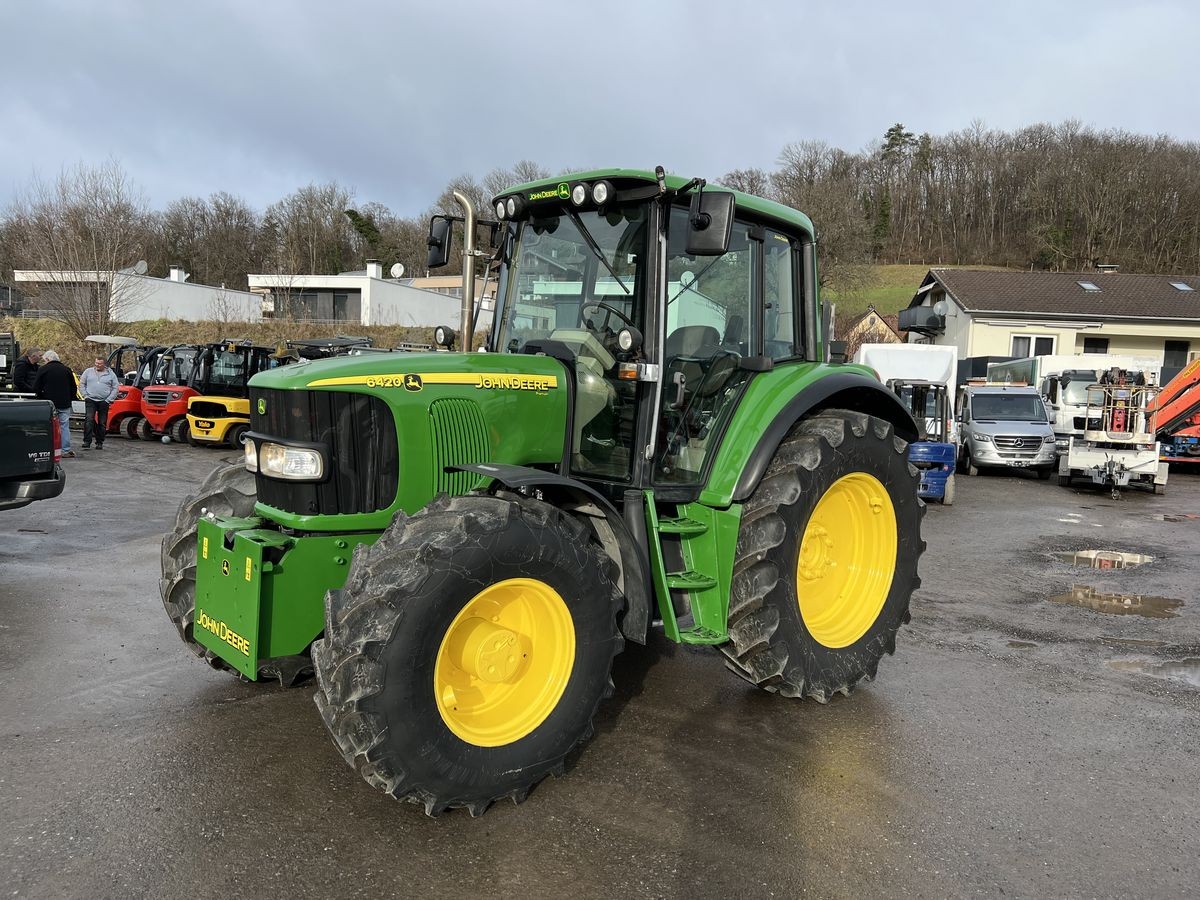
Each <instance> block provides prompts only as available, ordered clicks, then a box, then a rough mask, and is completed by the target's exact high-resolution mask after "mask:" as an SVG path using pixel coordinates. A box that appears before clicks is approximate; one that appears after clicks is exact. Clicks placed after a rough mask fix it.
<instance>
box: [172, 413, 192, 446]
mask: <svg viewBox="0 0 1200 900" xmlns="http://www.w3.org/2000/svg"><path fill="white" fill-rule="evenodd" d="M167 430H168V432H169V434H170V436H171V440H173V441H174V442H175V443H176V444H186V443H188V442H189V440H188V439H189V438H190V437H191V436H192V429H191V426H189V425H188V420H187V418H186V417H185V418H182V419H177V420H176V421H174V422H172V423H171V427H170V428H169V429H167Z"/></svg>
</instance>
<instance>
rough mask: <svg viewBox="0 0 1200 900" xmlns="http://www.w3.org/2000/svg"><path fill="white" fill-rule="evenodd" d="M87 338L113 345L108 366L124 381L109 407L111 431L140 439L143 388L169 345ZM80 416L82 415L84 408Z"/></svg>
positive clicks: (107, 337) (102, 336) (101, 336)
mask: <svg viewBox="0 0 1200 900" xmlns="http://www.w3.org/2000/svg"><path fill="white" fill-rule="evenodd" d="M86 340H87V341H88V343H92V344H99V345H101V346H102V347H111V348H112V349H111V350H110V351H109V353H108V356H107V360H108V367H109V368H110V369H112V370H113V372H114V373H115V374H116V376H117V378H119V379H120V380H121V387H120V388H119V389H118V391H117V399H116V400H114V401H113V402H112V403H111V404H110V405H109V407H108V433H109V434H118V433H120V434H124V435H125V437H127V438H130V439H135V438H137V436H138V427H139V425H140V423H141V421H142V389H143V388H145V387H146V386H147V385H148V384H150V380H151V377H152V376H153V375H154V369H155V367H156V366H157V365H158V358H159V357H160V356H162V354H163V352H164V351H165V350H166V349H167V348H166V347H162V346H158V345H147V344H139V343H138V342H137V340H136V339H135V338H131V337H120V336H118V335H111V334H89V335H88V336H87V338H86ZM80 405H81V406H82V404H80ZM79 415H80V417H82V415H83V411H82V409H81V410H80V412H79Z"/></svg>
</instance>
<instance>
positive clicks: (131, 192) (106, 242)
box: [8, 161, 153, 339]
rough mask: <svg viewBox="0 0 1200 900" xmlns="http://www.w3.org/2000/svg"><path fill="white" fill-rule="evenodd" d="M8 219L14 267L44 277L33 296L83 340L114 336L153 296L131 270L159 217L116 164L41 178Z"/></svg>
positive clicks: (21, 196) (83, 166)
mask: <svg viewBox="0 0 1200 900" xmlns="http://www.w3.org/2000/svg"><path fill="white" fill-rule="evenodd" d="M8 218H9V221H10V223H11V226H13V227H14V230H15V235H16V236H15V240H14V242H15V247H14V248H13V251H12V252H13V254H14V256H15V258H16V262H15V264H14V268H15V267H17V266H20V267H21V268H27V269H34V270H38V271H40V272H41V273H43V274H42V275H41V280H40V282H37V283H36V284H37V287H36V289H35V290H34V289H31V291H30V293H31V294H34V293H35V291H36V302H37V304H38V305H39V306H41V307H42V308H44V309H48V310H51V311H53V313H54V314H55V315H56V317H58V318H59V319H61V320H62V321H63V322H65V323H66V324H67V326H68V327H69V328H70V329H71V332H72V333H73V334H75V335H76V336H77V337H79V338H80V339H82V338H84V337H86V336H87V335H88V334H89V333H92V332H94V331H101V332H103V331H107V330H108V327H109V323H110V322H112V321H121V320H122V317H123V314H124V313H126V312H128V311H129V310H130V309H132V308H133V307H134V306H136V305H137V304H138V303H139V302H140V301H141V299H142V298H143V297H144V296H145V293H146V290H147V289H148V287H149V283H148V281H147V280H146V279H144V278H142V277H140V276H141V274H142V273H141V272H135V271H134V270H133V269H132V268H130V267H131V266H132V265H133V264H134V263H135V261H136V260H138V259H142V258H144V254H145V251H146V247H147V244H148V243H149V240H150V238H151V235H152V231H153V222H152V216H151V215H150V213H149V211H148V209H147V206H146V202H145V200H144V198H143V197H142V195H141V192H140V191H139V190H138V188H137V187H136V186H135V185H134V184H133V182H132V181H131V180H130V178H129V176H128V175H127V174H126V172H125V170H124V169H123V168H122V167H121V166H120V164H119V163H117V162H116V161H109V162H107V163H105V164H103V165H101V166H97V167H94V168H93V167H89V166H85V165H82V164H81V165H79V166H77V167H75V168H74V169H70V170H65V171H63V172H62V173H61V174H60V175H59V176H58V178H57V179H55V180H54V181H53V182H46V181H44V180H42V179H40V178H36V177H35V178H34V180H33V181H32V183H31V185H30V186H29V187H28V188H27V189H26V190H25V192H24V193H23V194H21V195H20V196H18V198H17V199H16V200H15V201H14V202H13V205H12V207H11V208H10V210H9V213H8Z"/></svg>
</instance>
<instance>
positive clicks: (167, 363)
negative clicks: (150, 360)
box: [154, 347, 196, 384]
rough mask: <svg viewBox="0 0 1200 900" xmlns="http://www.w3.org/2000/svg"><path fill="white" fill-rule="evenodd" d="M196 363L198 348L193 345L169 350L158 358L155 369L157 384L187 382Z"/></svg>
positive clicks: (155, 381)
mask: <svg viewBox="0 0 1200 900" xmlns="http://www.w3.org/2000/svg"><path fill="white" fill-rule="evenodd" d="M195 364H196V350H194V349H193V348H191V347H181V348H177V349H175V350H169V351H167V352H166V353H164V354H163V355H162V356H161V357H159V360H158V367H157V368H156V369H155V370H154V383H155V384H187V383H188V382H189V381H191V378H192V369H193V367H194V366H195Z"/></svg>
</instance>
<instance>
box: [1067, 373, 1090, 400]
mask: <svg viewBox="0 0 1200 900" xmlns="http://www.w3.org/2000/svg"><path fill="white" fill-rule="evenodd" d="M1095 383H1096V373H1094V372H1072V373H1071V380H1070V381H1068V382H1067V383H1066V384H1065V385H1063V389H1062V402H1063V403H1065V404H1067V405H1068V406H1084V405H1086V404H1087V395H1088V385H1090V384H1095Z"/></svg>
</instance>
